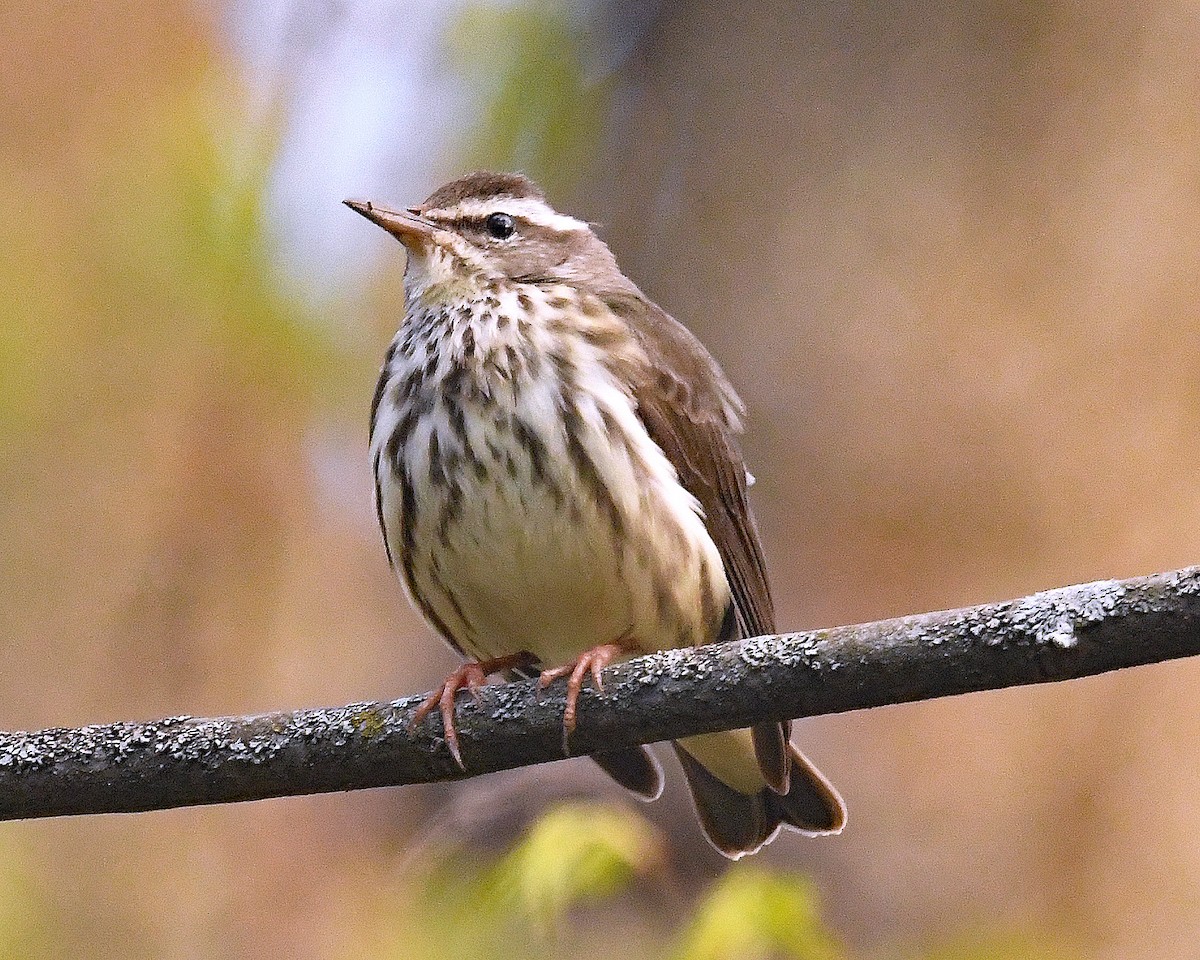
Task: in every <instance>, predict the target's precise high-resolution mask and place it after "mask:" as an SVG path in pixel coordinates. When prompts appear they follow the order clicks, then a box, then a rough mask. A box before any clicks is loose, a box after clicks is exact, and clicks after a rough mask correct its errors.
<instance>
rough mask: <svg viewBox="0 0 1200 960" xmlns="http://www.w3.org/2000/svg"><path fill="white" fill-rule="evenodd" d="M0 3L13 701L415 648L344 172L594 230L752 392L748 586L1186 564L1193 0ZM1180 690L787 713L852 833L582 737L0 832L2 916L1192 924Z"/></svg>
mask: <svg viewBox="0 0 1200 960" xmlns="http://www.w3.org/2000/svg"><path fill="white" fill-rule="evenodd" d="M0 24H2V27H0V251H2V253H0V431H2V434H0V436H2V440H3V444H2V449H3V452H2V453H0V540H2V542H3V549H2V550H0V570H2V572H3V580H2V583H3V588H2V589H0V644H2V645H3V646H2V648H0V649H2V661H3V668H2V671H0V726H3V727H7V728H31V727H38V726H48V725H74V724H79V723H84V722H90V721H107V720H117V719H132V718H149V717H154V716H160V715H168V714H179V713H192V714H206V713H241V712H250V711H257V710H265V709H279V708H287V707H295V706H302V705H319V704H335V703H341V702H346V701H350V700H356V699H368V698H391V697H394V696H398V695H400V694H402V693H410V692H417V691H423V690H426V689H428V688H429V687H430V686H431V685H432V684H433V683H434V682H435V681H436V680H437V679H440V678H441V676H443V675H444V673H445V672H446V671H447V670H448V669H449V668H450V667H451V666H452V665H453V659H452V657H451V656H450V654H449V653H448V652H447V651H445V650H443V649H442V648H441V646H440V645H439V644H438V643H437V642H436V641H434V640H433V639H432V638H431V636H430V634H429V631H428V630H427V629H426V628H425V627H424V626H423V625H422V624H421V623H420V622H419V621H418V620H417V618H415V617H414V615H413V614H412V613H411V612H410V611H409V610H408V608H407V606H406V604H405V603H404V600H403V598H402V596H401V594H400V591H399V589H398V587H397V585H396V584H395V582H394V581H393V579H392V576H391V574H390V572H389V571H388V569H387V566H386V563H385V561H384V558H383V550H382V548H381V545H380V543H379V537H378V534H377V531H376V529H375V526H374V519H373V515H372V511H371V506H370V486H369V476H368V469H367V463H366V452H365V451H366V411H367V407H368V404H369V400H370V396H371V391H372V388H373V385H374V378H375V374H376V370H377V366H378V363H379V359H380V357H381V355H382V352H383V350H384V347H385V345H386V343H387V341H388V339H389V338H390V336H391V334H392V332H393V330H394V328H395V326H396V324H397V322H398V320H399V317H400V305H401V293H400V276H401V270H402V256H401V250H400V248H399V246H398V245H396V244H395V243H394V242H393V241H391V240H390V239H389V238H387V237H386V236H385V235H384V234H383V233H382V232H380V231H376V230H372V229H371V228H370V227H369V226H368V225H367V224H365V223H364V222H363V221H362V220H361V218H358V217H356V216H355V215H354V214H352V213H350V212H349V211H347V210H346V209H344V208H343V207H341V206H340V205H339V202H340V201H341V200H342V199H343V198H345V197H347V196H365V197H371V198H375V199H381V200H393V201H399V202H413V201H418V200H420V199H421V198H423V197H424V196H425V195H426V194H427V193H428V192H430V190H431V189H432V188H433V187H435V186H437V185H438V184H439V183H440V182H442V181H444V180H446V179H449V178H450V177H452V176H454V175H457V174H459V173H462V172H464V171H466V170H468V169H471V168H474V167H476V166H479V165H489V166H498V167H503V168H517V169H522V170H524V171H526V172H528V173H530V174H532V175H534V176H536V177H538V178H540V179H541V180H542V181H543V182H544V184H545V185H546V187H547V188H548V190H549V191H550V192H551V195H552V199H554V200H555V201H556V203H557V204H558V205H559V206H561V207H565V208H568V209H570V210H572V211H573V212H576V213H578V214H580V215H583V216H585V217H587V218H589V219H591V220H594V221H596V222H597V223H598V224H599V225H600V229H601V230H602V233H603V235H604V236H605V237H606V239H607V240H608V241H609V242H610V244H611V245H612V247H613V249H614V250H615V251H616V253H617V255H618V257H619V259H620V260H621V262H622V264H623V266H624V268H625V270H626V272H627V273H629V274H630V275H631V276H633V277H634V278H635V279H636V280H637V281H638V282H639V283H640V284H641V285H642V287H643V288H644V289H645V290H646V292H647V293H648V294H649V295H651V296H652V297H653V298H654V299H655V300H657V301H659V302H660V303H662V304H663V305H664V306H665V307H667V308H668V309H669V310H670V311H671V312H673V313H674V314H676V315H677V316H679V317H680V318H681V319H683V320H684V321H685V322H687V323H688V324H690V325H691V326H692V328H693V329H694V330H695V331H696V332H697V333H698V334H699V335H700V336H701V337H702V338H703V339H704V341H705V342H706V343H707V344H708V345H709V346H710V347H711V349H712V351H713V352H714V353H715V354H716V356H717V357H718V358H719V359H720V361H721V362H722V363H723V364H724V366H725V367H726V369H727V371H728V372H729V374H730V376H731V377H732V379H733V380H734V382H735V383H736V384H737V385H738V386H739V388H740V389H741V392H742V393H743V395H744V397H745V399H746V400H747V402H748V405H749V409H750V430H749V434H748V436H747V438H746V447H747V451H748V455H749V458H750V461H751V466H752V468H753V470H754V472H755V474H756V475H757V477H758V481H759V482H758V485H757V486H756V487H755V502H756V506H757V508H758V511H759V515H760V524H761V527H762V530H763V536H764V540H765V545H766V551H767V555H768V559H769V562H770V565H771V570H772V575H773V580H774V585H775V589H776V595H777V598H778V601H779V606H780V622H781V623H782V624H784V625H786V626H787V627H790V628H803V627H812V626H821V625H828V624H834V623H844V622H851V621H857V620H867V619H875V618H879V617H884V616H889V615H896V614H902V613H909V612H918V611H923V610H927V609H934V608H939V607H950V606H957V605H961V604H967V603H973V602H982V601H986V600H994V599H1005V598H1008V597H1011V596H1017V595H1020V594H1023V593H1026V592H1031V591H1033V590H1036V589H1041V588H1045V587H1050V586H1055V585H1061V584H1065V583H1072V582H1078V581H1083V580H1088V579H1094V578H1100V577H1110V576H1111V577H1119V576H1128V575H1134V574H1139V573H1148V572H1153V571H1157V570H1166V569H1170V568H1174V567H1177V566H1183V565H1186V564H1188V563H1190V562H1194V561H1196V560H1197V558H1198V550H1197V531H1198V530H1200V484H1197V482H1196V477H1197V472H1198V468H1200V445H1198V440H1200V436H1198V423H1200V360H1198V358H1200V306H1198V305H1200V108H1198V106H1197V104H1200V7H1198V5H1197V4H1196V3H1195V2H1194V0H1149V2H1146V3H1140V4H1124V3H1117V2H1113V0H1088V2H1084V3H1075V2H1067V0H1045V2H1040V3H1014V2H1009V3H1005V2H990V3H967V4H963V3H951V2H938V0H933V2H926V3H908V2H902V0H885V2H881V3H874V4H842V3H810V4H794V3H791V2H785V0H774V2H770V0H764V2H760V3H755V4H749V5H747V4H742V3H738V2H735V0H694V2H665V0H664V2H637V0H628V2H617V0H611V2H603V0H592V2H586V0H578V2H574V3H568V2H565V0H563V2H553V0H531V2H521V0H513V2H504V3H502V2H465V0H457V2H454V0H437V2H434V0H271V2H266V0H262V2H250V0H230V2H227V3H218V2H216V0H212V2H191V3H188V2H182V0H160V2H157V3H152V4H147V3H135V2H130V0H110V2H106V3H100V2H91V0H64V2H57V3H52V4H46V3H37V2H23V0H7V2H3V3H0ZM1198 680H1200V671H1198V668H1197V665H1196V664H1193V663H1189V662H1180V663H1174V664H1169V665H1164V666H1159V667H1153V668H1146V669H1140V670H1135V671H1128V672H1124V673H1120V674H1117V675H1112V676H1107V677H1101V678H1096V679H1092V680H1087V681H1080V682H1074V683H1070V684H1064V685H1056V686H1051V687H1044V688H1036V689H1035V688H1024V689H1018V690H1010V691H1006V692H1001V693H994V694H982V695H975V696H970V697H964V698H958V699H954V700H947V701H941V702H934V703H927V704H919V705H912V706H904V707H893V708H888V709H881V710H876V711H871V712H865V713H858V714H851V715H846V716H840V717H831V718H824V719H821V720H818V721H810V722H806V723H804V724H802V725H801V727H800V732H799V737H800V738H801V739H802V741H803V743H804V745H805V747H806V749H807V750H808V751H809V752H810V753H811V754H812V755H813V756H814V758H815V759H817V760H818V761H819V763H820V765H821V766H822V768H823V769H825V770H826V771H827V772H828V774H829V775H830V776H831V777H832V778H833V779H834V780H835V782H837V783H838V784H839V786H840V787H841V788H842V790H843V792H844V793H845V795H846V797H847V799H848V801H849V803H850V808H851V821H850V827H849V829H848V830H847V831H846V833H845V834H844V835H843V836H841V837H838V838H836V839H828V840H821V841H804V840H801V839H798V838H792V839H784V840H781V841H780V842H778V843H776V844H775V845H774V846H773V847H772V848H771V849H770V850H769V852H767V853H766V854H764V855H763V856H761V857H759V858H756V860H755V863H754V865H753V867H752V868H750V869H735V870H733V871H728V870H727V865H726V863H725V862H724V861H722V860H721V859H720V858H719V857H717V856H716V855H715V854H713V853H712V852H711V851H710V850H708V848H707V847H706V846H705V845H704V844H703V842H702V841H701V840H700V837H699V831H698V830H697V829H696V827H695V825H694V823H693V822H692V819H691V812H690V810H689V809H688V807H687V803H686V800H685V798H684V796H683V794H682V791H681V789H680V788H679V785H678V784H677V783H674V784H672V785H671V786H670V787H669V789H668V793H667V796H666V797H665V798H664V800H663V801H662V802H660V803H659V804H657V805H655V806H653V807H649V808H647V807H641V806H638V805H635V804H633V803H631V802H629V801H628V800H626V799H625V798H623V797H622V796H621V795H620V793H619V792H618V791H616V790H615V789H612V788H611V787H610V786H609V785H608V784H607V783H606V782H605V781H604V780H603V778H602V777H601V776H600V775H598V774H596V773H593V771H592V770H591V768H590V765H588V764H585V763H582V762H571V763H563V764H556V765H552V766H548V767H544V768H538V769H530V770H524V771H519V772H515V773H513V774H511V775H506V776H495V777H490V778H484V779H480V780H476V781H471V782H468V783H465V784H460V785H457V786H454V787H430V788H413V789H403V790H388V791H374V792H370V793H363V794H356V795H344V796H331V797H316V798H302V799H290V800H278V801H269V802H264V803H257V804H243V805H238V806H230V807H223V808H211V809H193V810H181V811H172V812H166V813H154V814H144V815H137V816H129V817H108V818H85V819H75V820H64V821H58V822H44V823H18V824H3V825H0V956H2V957H5V958H7V957H14V958H18V957H19V958H25V957H28V958H33V960H40V958H75V957H84V956H86V957H98V958H166V960H191V958H218V960H219V958H244V957H288V958H298V960H340V958H349V957H360V956H371V957H386V958H391V957H395V958H410V957H416V958H419V957H426V956H429V957H433V956H438V957H443V956H447V955H450V956H464V957H506V956H515V957H524V956H529V957H541V956H555V957H561V956H563V955H567V956H605V957H613V958H617V960H623V958H642V957H646V958H650V957H679V958H699V957H712V958H713V960H717V958H722V957H742V956H744V957H769V956H795V957H831V958H889V957H898V958H910V957H922V958H928V957H938V958H946V960H949V958H967V957H974V958H985V957H988V958H1001V957H1046V958H1075V957H1085V958H1097V960H1138V958H1156V960H1157V958H1166V957H1185V956H1195V951H1196V946H1195V944H1196V942H1197V934H1198V933H1200V833H1198V832H1197V830H1196V814H1197V810H1198V809H1200V746H1197V744H1198V743H1200V706H1198V702H1197V697H1196V695H1195V693H1196V690H1197V681H1198ZM564 803H565V804H567V805H566V806H563V804H564ZM572 804H574V805H572ZM580 804H583V806H580ZM593 804H599V806H598V807H596V806H591V805H593ZM547 811H549V813H548V814H547ZM580 898H582V902H579V901H580Z"/></svg>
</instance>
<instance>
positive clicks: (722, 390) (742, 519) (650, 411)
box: [604, 291, 791, 794]
mask: <svg viewBox="0 0 1200 960" xmlns="http://www.w3.org/2000/svg"><path fill="white" fill-rule="evenodd" d="M604 300H605V303H607V305H608V307H609V309H611V310H612V311H613V312H614V313H616V314H617V315H618V316H620V317H621V318H622V319H623V320H625V322H626V323H628V324H629V326H630V327H631V328H632V329H633V331H634V333H635V334H636V335H637V337H638V339H639V340H640V341H641V343H642V346H643V348H644V349H645V350H646V352H647V354H648V355H649V356H650V358H651V366H650V369H649V370H647V371H646V372H645V375H644V377H643V378H642V380H641V382H639V383H637V384H635V386H634V396H635V398H636V400H637V403H638V414H639V415H640V417H641V419H642V422H643V423H644V424H645V425H646V429H647V431H649V433H650V436H651V438H653V440H654V442H655V443H657V444H658V445H659V447H661V448H662V451H663V453H665V454H666V455H667V459H668V460H670V461H671V463H672V464H673V465H674V466H675V469H676V471H677V472H678V473H679V480H680V482H681V483H682V484H683V485H684V487H686V488H687V490H688V492H689V493H691V494H692V496H694V497H695V498H696V499H697V500H698V501H700V506H701V508H703V510H704V517H705V526H706V527H708V532H709V533H710V534H711V535H712V538H713V541H714V542H715V543H716V545H717V550H718V552H719V553H720V554H721V562H722V563H723V564H724V566H725V576H726V577H727V578H728V580H729V587H730V590H731V592H732V594H733V611H734V617H733V618H726V622H727V624H728V625H729V626H730V627H732V628H733V629H732V630H726V631H723V633H722V635H721V636H720V637H719V638H718V639H720V640H732V639H735V638H736V637H755V636H760V635H762V634H766V633H774V632H775V605H774V603H773V602H772V600H771V588H770V586H769V585H768V583H767V569H766V564H765V562H764V561H763V555H762V547H761V546H760V545H759V541H758V528H757V527H756V526H755V524H754V514H753V513H751V511H750V503H749V500H748V498H747V496H746V485H747V484H746V465H745V462H744V461H743V459H742V450H741V445H740V444H739V443H738V439H737V437H738V434H739V433H741V429H742V422H741V414H742V402H741V400H740V399H739V398H738V395H737V393H735V392H734V389H733V387H732V386H730V384H729V381H728V380H726V379H725V374H724V373H722V371H721V368H720V367H718V366H717V362H716V361H715V360H714V359H713V358H712V356H711V355H710V354H709V352H708V351H707V350H706V349H704V345H703V344H702V343H700V341H699V340H697V339H696V337H695V336H694V335H693V334H692V332H691V331H690V330H688V329H687V327H685V326H684V325H683V324H681V323H680V322H679V321H678V320H676V319H675V318H674V317H672V316H670V315H669V314H667V313H666V312H665V311H663V310H662V309H660V308H659V307H657V306H655V305H654V304H653V303H651V302H650V301H648V300H646V299H645V298H644V297H642V296H639V295H638V294H636V293H627V292H624V291H622V292H620V293H614V294H610V295H608V296H606V297H605V298H604ZM751 732H752V734H753V736H754V748H755V753H756V755H757V757H758V763H759V767H760V768H761V769H762V772H763V776H764V777H765V778H766V780H767V783H769V784H770V785H771V787H772V788H773V789H774V790H775V791H777V792H778V793H780V794H786V793H787V791H788V788H789V783H790V773H791V763H790V760H789V757H788V750H787V737H788V733H789V725H788V724H779V723H764V724H759V725H757V726H755V727H753V728H752V730H751Z"/></svg>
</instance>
